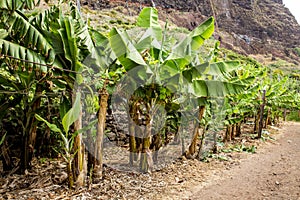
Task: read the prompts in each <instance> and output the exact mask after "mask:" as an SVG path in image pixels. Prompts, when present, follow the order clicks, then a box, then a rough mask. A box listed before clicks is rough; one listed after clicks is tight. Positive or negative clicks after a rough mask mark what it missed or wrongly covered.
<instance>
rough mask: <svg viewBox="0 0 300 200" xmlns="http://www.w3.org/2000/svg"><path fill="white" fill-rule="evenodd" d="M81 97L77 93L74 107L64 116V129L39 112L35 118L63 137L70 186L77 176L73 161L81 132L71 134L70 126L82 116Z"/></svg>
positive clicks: (63, 153)
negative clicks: (75, 145) (75, 146)
mask: <svg viewBox="0 0 300 200" xmlns="http://www.w3.org/2000/svg"><path fill="white" fill-rule="evenodd" d="M80 99H81V94H80V93H79V92H78V93H77V94H76V99H75V102H74V104H73V106H72V108H71V109H70V110H69V111H68V112H67V113H66V114H65V115H64V116H62V121H61V125H62V127H63V128H62V129H61V128H58V127H57V125H56V124H52V123H49V122H48V121H47V120H45V119H44V118H42V117H41V116H39V115H38V114H35V118H36V119H37V120H39V121H42V122H44V123H46V125H47V126H48V127H49V128H50V129H51V130H52V131H53V132H56V133H59V135H60V136H61V138H62V141H63V149H64V152H61V155H62V157H63V158H64V160H65V161H66V162H67V172H68V180H69V187H70V188H72V187H73V185H74V182H75V181H76V180H75V177H74V176H73V169H72V166H73V164H72V162H73V160H74V158H75V155H76V154H77V153H78V151H79V149H78V148H77V149H76V150H75V151H74V150H73V146H74V142H75V138H76V136H77V135H78V134H79V133H78V132H75V133H73V134H71V135H70V127H71V125H72V124H73V123H74V122H75V121H76V120H78V118H79V117H80V112H81V105H80V104H81V100H80ZM78 131H79V130H78Z"/></svg>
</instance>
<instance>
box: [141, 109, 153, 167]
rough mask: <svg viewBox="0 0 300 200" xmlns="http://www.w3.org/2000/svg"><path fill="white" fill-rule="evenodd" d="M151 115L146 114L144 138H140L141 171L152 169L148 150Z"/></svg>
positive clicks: (150, 155) (150, 153)
mask: <svg viewBox="0 0 300 200" xmlns="http://www.w3.org/2000/svg"><path fill="white" fill-rule="evenodd" d="M147 110H148V113H149V111H150V109H149V107H148V108H147ZM151 117H152V116H150V115H149V116H147V119H146V130H145V134H144V138H143V140H142V153H141V160H140V171H141V172H143V173H146V172H151V170H152V169H153V159H152V152H151V150H150V144H151V125H152V124H151Z"/></svg>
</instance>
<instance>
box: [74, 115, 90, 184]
mask: <svg viewBox="0 0 300 200" xmlns="http://www.w3.org/2000/svg"><path fill="white" fill-rule="evenodd" d="M80 129H82V112H81V111H80V114H79V117H78V119H77V120H76V121H75V123H74V130H75V132H76V131H79V130H80ZM74 150H75V152H77V153H76V155H75V158H74V162H75V165H74V167H75V173H73V174H75V175H76V184H77V186H79V187H81V186H83V185H84V184H85V180H86V176H87V161H86V158H87V157H86V155H85V146H84V142H83V139H82V134H81V133H80V134H78V135H77V136H76V137H75V140H74Z"/></svg>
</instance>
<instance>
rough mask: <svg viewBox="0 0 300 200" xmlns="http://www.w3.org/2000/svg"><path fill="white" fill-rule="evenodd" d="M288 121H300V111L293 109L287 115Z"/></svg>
mask: <svg viewBox="0 0 300 200" xmlns="http://www.w3.org/2000/svg"><path fill="white" fill-rule="evenodd" d="M287 120H288V121H296V122H300V116H299V111H292V112H290V114H289V115H288V116H287Z"/></svg>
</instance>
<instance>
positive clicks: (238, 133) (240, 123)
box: [235, 122, 242, 137]
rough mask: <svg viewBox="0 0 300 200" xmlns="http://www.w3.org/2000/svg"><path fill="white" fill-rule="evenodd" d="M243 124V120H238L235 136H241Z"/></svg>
mask: <svg viewBox="0 0 300 200" xmlns="http://www.w3.org/2000/svg"><path fill="white" fill-rule="evenodd" d="M241 126H242V122H238V123H237V124H236V129H235V131H236V134H235V136H236V137H240V136H241Z"/></svg>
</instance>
